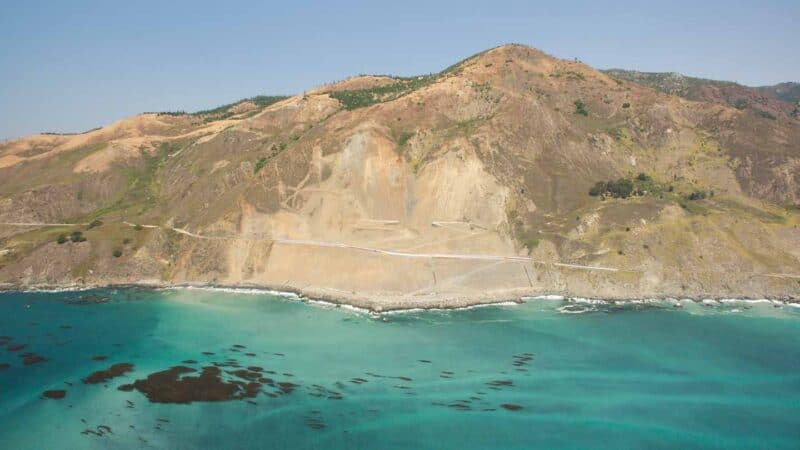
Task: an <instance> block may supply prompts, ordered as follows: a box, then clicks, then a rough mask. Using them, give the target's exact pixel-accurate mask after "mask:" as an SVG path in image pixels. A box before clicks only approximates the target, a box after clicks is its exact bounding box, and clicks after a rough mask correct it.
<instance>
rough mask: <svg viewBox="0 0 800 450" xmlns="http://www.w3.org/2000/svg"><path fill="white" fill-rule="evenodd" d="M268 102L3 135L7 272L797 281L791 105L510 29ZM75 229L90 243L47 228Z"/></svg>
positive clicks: (386, 281) (174, 278)
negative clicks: (634, 75) (528, 40)
mask: <svg viewBox="0 0 800 450" xmlns="http://www.w3.org/2000/svg"><path fill="white" fill-rule="evenodd" d="M762 95H763V94H762ZM715 98H716V99H717V100H720V99H721V98H722V97H718V98H717V97H715ZM274 100H275V101H274V102H270V103H269V104H264V105H258V104H256V103H255V102H251V104H247V102H237V103H234V104H231V105H227V109H222V110H220V109H216V110H210V112H209V111H206V112H205V114H199V115H192V114H178V113H165V114H160V115H159V114H145V115H138V116H133V117H132V118H129V119H124V120H122V121H119V122H116V123H115V124H112V125H111V126H107V127H103V128H102V129H100V130H95V131H92V132H90V133H88V134H85V135H77V136H43V135H38V136H33V137H30V138H25V139H20V140H17V141H13V142H8V143H4V144H2V145H0V175H2V178H0V179H3V180H5V181H3V182H0V222H2V223H4V224H6V225H2V226H0V239H1V240H0V243H2V249H3V250H2V252H3V253H2V259H0V281H4V282H6V283H8V285H9V286H29V285H35V284H56V285H59V284H63V285H67V284H69V285H72V284H75V283H86V284H115V283H132V282H137V281H142V280H149V281H150V282H156V283H161V284H180V283H187V282H200V283H212V284H224V285H245V284H246V285H258V286H270V287H285V288H287V289H293V290H299V291H302V292H308V293H313V294H314V295H315V296H325V297H326V298H327V297H330V298H332V299H340V300H342V299H352V298H357V299H358V302H360V303H361V304H363V305H364V306H367V307H375V308H393V307H406V306H409V305H411V306H430V305H438V306H443V305H444V306H446V305H449V304H453V302H461V303H463V302H467V303H469V302H470V301H478V300H480V301H486V300H487V299H498V300H507V299H508V298H510V297H518V296H520V295H523V294H526V293H527V294H532V293H564V294H567V295H579V296H601V297H608V298H625V297H630V298H640V297H645V296H681V295H683V296H702V295H708V296H770V297H779V298H796V297H797V296H798V291H799V290H800V282H798V279H800V276H798V275H796V274H800V264H799V263H798V261H800V253H798V252H797V251H796V250H794V249H795V248H800V245H797V244H800V234H798V231H797V224H798V223H800V219H799V218H798V205H800V187H798V186H800V175H799V173H800V170H798V168H800V155H798V153H799V151H798V146H797V145H798V144H797V143H798V142H800V126H799V125H798V124H799V123H800V122H798V120H796V118H794V117H792V116H791V115H790V114H789V115H786V114H780V115H779V114H773V113H770V114H773V115H774V118H769V117H765V116H763V115H759V114H757V113H755V112H754V111H753V110H750V109H747V108H743V109H738V108H736V107H733V106H731V105H729V104H728V103H726V102H722V101H694V100H691V101H690V100H687V99H686V98H685V97H681V96H676V95H669V94H665V93H663V92H659V91H657V90H653V89H651V88H649V87H647V86H642V85H640V84H638V83H632V82H629V81H626V80H621V79H619V78H618V77H612V76H610V75H609V74H608V73H605V72H602V71H598V70H595V69H593V68H591V67H590V66H587V65H585V64H582V63H579V62H576V61H567V60H560V59H557V58H554V57H552V56H549V55H547V54H545V53H544V52H541V51H539V50H536V49H532V48H529V47H525V46H520V45H507V46H501V47H497V48H494V49H489V50H487V51H485V52H481V53H478V54H476V55H474V56H472V57H470V58H467V59H465V60H463V61H462V62H459V63H457V64H455V65H454V66H451V67H450V68H448V69H445V70H443V71H442V72H440V73H438V74H430V75H423V76H419V77H398V78H392V77H381V76H366V77H354V78H350V79H347V80H343V81H341V82H336V83H332V84H328V85H324V86H321V87H318V88H315V89H312V90H309V91H307V92H305V93H303V94H300V95H295V96H291V97H289V98H283V99H274ZM762 106H763V105H761V104H759V107H762ZM781 111H782V110H781ZM767 112H769V110H768V111H767ZM590 193H592V194H594V195H590ZM95 220H100V221H101V222H102V224H101V225H98V226H94V227H91V228H89V227H88V226H87V225H75V226H49V227H45V226H42V227H38V228H37V227H34V226H27V227H23V226H20V225H8V224H21V223H33V224H35V223H40V224H46V223H54V224H55V223H74V224H80V223H83V224H89V223H92V222H93V221H95ZM123 222H128V223H130V224H136V223H138V224H143V225H148V227H139V229H136V227H132V226H129V225H125V224H124V223H123ZM180 230H182V231H186V232H187V233H188V234H187V233H182V232H181V231H180ZM73 231H81V233H82V235H83V236H85V237H87V239H86V241H78V242H65V243H62V244H59V243H57V242H56V241H57V240H58V239H56V238H58V236H59V235H60V234H64V235H67V236H69V235H70V233H72V232H73ZM320 243H326V245H320ZM328 244H331V245H328ZM333 244H335V245H333ZM364 249H377V250H379V251H377V252H376V251H368V250H364ZM412 254H417V255H420V256H418V257H411V256H408V255H412ZM448 255H449V256H448ZM471 255H473V256H474V255H490V256H493V257H497V258H496V259H493V260H482V259H476V258H474V257H470V256H471ZM767 255H769V256H767ZM515 258H516V259H515ZM592 268H608V269H613V270H606V271H603V270H599V271H598V270H594V269H592Z"/></svg>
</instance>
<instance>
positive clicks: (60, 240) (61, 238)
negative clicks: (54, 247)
mask: <svg viewBox="0 0 800 450" xmlns="http://www.w3.org/2000/svg"><path fill="white" fill-rule="evenodd" d="M68 240H69V239H67V235H66V234H59V235H58V238H57V239H56V242H58V243H59V244H63V243H65V242H67V241H68Z"/></svg>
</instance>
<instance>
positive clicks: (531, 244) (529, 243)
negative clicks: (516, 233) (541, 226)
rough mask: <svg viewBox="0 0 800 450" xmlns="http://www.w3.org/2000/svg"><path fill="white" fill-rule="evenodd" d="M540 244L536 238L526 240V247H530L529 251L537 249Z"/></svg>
mask: <svg viewBox="0 0 800 450" xmlns="http://www.w3.org/2000/svg"><path fill="white" fill-rule="evenodd" d="M538 246H539V240H538V239H536V238H530V239H526V240H525V248H527V249H528V252H530V251H531V250H533V249H535V248H536V247H538Z"/></svg>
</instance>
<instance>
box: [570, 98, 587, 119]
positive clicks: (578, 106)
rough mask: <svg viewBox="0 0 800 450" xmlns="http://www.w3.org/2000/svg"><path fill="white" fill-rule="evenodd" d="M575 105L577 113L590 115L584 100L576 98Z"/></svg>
mask: <svg viewBox="0 0 800 450" xmlns="http://www.w3.org/2000/svg"><path fill="white" fill-rule="evenodd" d="M574 105H575V114H580V115H582V116H588V115H589V111H588V110H587V109H586V105H585V104H584V103H583V102H582V101H580V100H575V102H574Z"/></svg>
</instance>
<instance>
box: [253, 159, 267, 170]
mask: <svg viewBox="0 0 800 450" xmlns="http://www.w3.org/2000/svg"><path fill="white" fill-rule="evenodd" d="M266 163H267V157H266V156H262V157H261V158H258V161H257V162H256V167H255V168H254V169H253V174H257V173H258V172H259V171H260V170H261V169H262V168H264V164H266Z"/></svg>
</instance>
